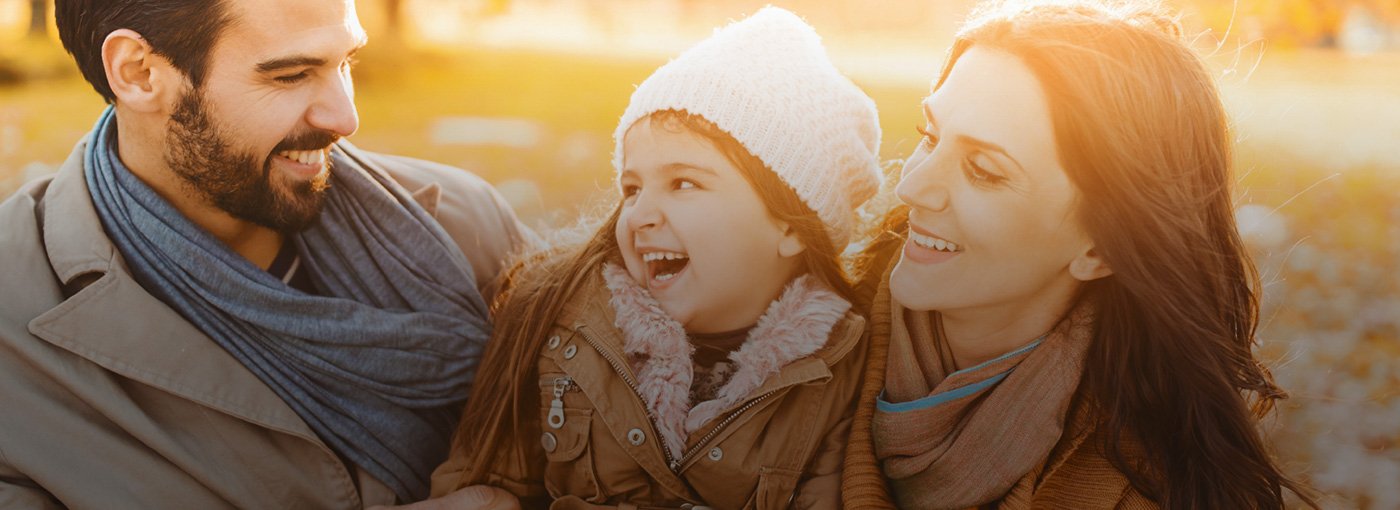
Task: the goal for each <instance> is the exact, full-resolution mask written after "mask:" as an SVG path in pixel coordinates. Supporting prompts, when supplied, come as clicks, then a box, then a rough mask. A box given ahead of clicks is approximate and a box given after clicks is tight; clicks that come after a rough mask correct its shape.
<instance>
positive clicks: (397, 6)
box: [384, 0, 403, 37]
mask: <svg viewBox="0 0 1400 510" xmlns="http://www.w3.org/2000/svg"><path fill="white" fill-rule="evenodd" d="M384 21H385V24H387V25H388V26H389V31H390V32H392V33H394V34H395V37H398V36H399V34H400V33H401V32H402V30H403V0H384Z"/></svg>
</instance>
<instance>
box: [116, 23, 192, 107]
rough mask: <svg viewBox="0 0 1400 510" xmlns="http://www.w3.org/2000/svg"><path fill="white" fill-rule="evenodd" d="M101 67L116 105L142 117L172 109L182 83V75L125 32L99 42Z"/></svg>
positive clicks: (138, 37)
mask: <svg viewBox="0 0 1400 510" xmlns="http://www.w3.org/2000/svg"><path fill="white" fill-rule="evenodd" d="M102 67H103V69H105V70H106V72H107V85H108V86H109V87H111V88H112V93H113V94H115V95H116V98H117V101H118V102H120V103H121V104H122V106H123V107H124V108H130V109H132V110H135V111H139V112H143V113H153V112H158V111H160V110H162V109H165V108H167V107H168V105H173V104H174V95H175V94H176V93H177V92H178V91H179V90H180V89H181V87H182V86H183V85H184V83H185V76H184V73H181V72H180V71H179V70H177V69H175V66H173V65H171V64H170V61H169V60H167V59H166V58H165V57H162V56H160V55H157V54H156V52H155V50H154V49H153V48H151V43H150V42H148V41H146V39H145V38H144V37H141V34H138V33H136V32H135V31H133V30H131V29H127V28H122V29H117V30H114V31H112V33H110V34H107V39H106V40H104V41H102Z"/></svg>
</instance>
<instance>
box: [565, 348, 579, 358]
mask: <svg viewBox="0 0 1400 510" xmlns="http://www.w3.org/2000/svg"><path fill="white" fill-rule="evenodd" d="M575 354H578V346H577V345H570V346H568V347H565V348H564V359H574V355H575Z"/></svg>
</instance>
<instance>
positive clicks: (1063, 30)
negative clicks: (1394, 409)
mask: <svg viewBox="0 0 1400 510" xmlns="http://www.w3.org/2000/svg"><path fill="white" fill-rule="evenodd" d="M974 45H980V46H983V47H992V48H995V49H998V50H1001V51H1005V52H1008V53H1010V54H1012V55H1015V56H1017V57H1018V58H1019V59H1020V60H1021V61H1022V62H1023V63H1025V64H1026V65H1027V66H1028V67H1029V68H1030V69H1031V70H1032V71H1033V73H1034V74H1035V76H1036V77H1037V78H1038V79H1039V81H1040V84H1041V86H1042V88H1043V89H1044V91H1045V94H1046V98H1047V100H1048V102H1049V105H1050V111H1051V117H1052V120H1053V125H1054V129H1055V138H1056V143H1057V146H1058V150H1059V156H1060V162H1061V163H1062V165H1063V166H1064V168H1065V171H1066V172H1067V173H1068V175H1069V177H1070V179H1071V181H1072V182H1073V183H1074V185H1075V187H1076V188H1077V189H1078V191H1079V193H1080V201H1079V203H1078V205H1077V210H1076V214H1077V215H1078V218H1079V220H1080V221H1081V222H1082V224H1083V225H1084V226H1085V228H1086V230H1087V232H1088V233H1089V235H1090V237H1091V238H1092V239H1093V240H1094V243H1095V249H1096V250H1097V251H1098V252H1099V253H1100V254H1101V255H1102V256H1103V257H1104V258H1105V259H1106V260H1107V262H1108V265H1109V267H1111V268H1113V275H1111V276H1109V277H1106V278H1103V279H1100V280H1096V281H1093V282H1090V283H1087V284H1086V285H1085V288H1084V289H1083V292H1082V294H1081V295H1082V296H1083V297H1082V299H1088V300H1090V301H1091V302H1092V303H1093V304H1094V305H1095V306H1096V307H1097V310H1098V322H1097V324H1096V331H1095V333H1094V338H1093V342H1092V345H1091V347H1090V353H1089V357H1088V360H1087V365H1086V367H1085V374H1084V378H1083V383H1082V384H1083V386H1082V387H1081V394H1082V395H1085V396H1086V397H1087V398H1088V402H1090V403H1091V405H1093V406H1094V409H1096V410H1097V413H1098V416H1099V418H1100V422H1099V423H1098V427H1099V430H1102V431H1104V432H1105V436H1106V437H1105V440H1104V441H1103V444H1102V445H1100V447H1101V448H1102V449H1103V451H1104V453H1105V455H1106V456H1107V458H1108V459H1109V460H1110V461H1111V462H1112V463H1113V465H1114V466H1115V467H1116V468H1117V469H1118V470H1120V471H1121V472H1123V473H1124V474H1125V475H1126V476H1127V477H1128V479H1129V481H1130V482H1131V483H1132V485H1133V487H1134V488H1136V489H1137V490H1138V491H1139V492H1141V493H1142V494H1144V495H1145V496H1147V497H1149V498H1151V499H1153V500H1155V501H1156V502H1158V503H1159V504H1161V505H1162V506H1163V507H1164V508H1173V509H1175V508H1183V509H1184V508H1191V509H1195V508H1204V509H1215V508H1232V509H1235V508H1237V509H1256V508H1282V507H1283V504H1284V495H1283V489H1284V488H1287V489H1288V490H1290V491H1292V492H1294V493H1295V494H1297V495H1298V496H1300V497H1301V498H1302V499H1303V500H1305V501H1306V502H1307V503H1308V504H1309V505H1312V506H1314V507H1315V506H1316V504H1315V503H1314V502H1313V501H1312V499H1311V497H1310V495H1309V494H1308V491H1306V490H1305V489H1304V488H1303V487H1302V486H1301V485H1300V484H1298V483H1296V482H1294V481H1292V480H1290V479H1289V478H1288V477H1287V476H1285V475H1284V474H1283V473H1282V471H1281V470H1280V469H1279V467H1278V465H1277V463H1276V462H1275V461H1274V459H1273V458H1272V456H1271V455H1270V453H1269V451H1268V449H1267V448H1266V446H1265V443H1264V440H1263V438H1262V437H1261V434H1260V432H1259V430H1258V428H1257V425H1258V423H1257V422H1258V420H1259V419H1261V418H1263V417H1264V416H1265V415H1266V414H1268V412H1269V411H1270V410H1271V409H1272V407H1273V404H1274V401H1275V400H1278V399H1282V398H1285V397H1286V394H1285V393H1284V392H1283V391H1282V390H1281V389H1280V388H1279V387H1278V386H1277V385H1275V384H1274V382H1273V378H1272V376H1271V375H1270V373H1269V370H1268V368H1267V367H1265V366H1264V365H1263V364H1262V363H1261V362H1260V361H1259V360H1257V359H1256V358H1255V357H1254V352H1253V346H1254V340H1255V327H1256V325H1257V323H1258V310H1259V302H1258V296H1257V294H1256V291H1255V289H1257V288H1258V276H1257V274H1256V272H1255V269H1254V265H1253V262H1252V261H1251V260H1250V257H1249V255H1248V253H1247V252H1246V251H1245V248H1244V246H1243V244H1242V242H1241V241H1240V237H1239V234H1238V231H1237V229H1236V226H1235V221H1234V215H1233V214H1232V196H1231V188H1232V186H1231V182H1232V181H1231V179H1232V177H1231V154H1230V136H1229V130H1228V126H1227V119H1226V115H1225V112H1224V107H1223V106H1222V104H1221V100H1220V96H1219V93H1218V91H1217V89H1216V87H1215V85H1214V83H1213V81H1212V79H1211V76H1210V74H1209V73H1208V72H1207V70H1206V68H1205V66H1204V64H1203V63H1202V61H1201V60H1200V58H1199V57H1198V56H1197V55H1196V54H1195V53H1194V52H1193V51H1192V50H1191V49H1190V48H1189V47H1188V46H1187V45H1186V44H1185V43H1184V42H1183V39H1182V34H1181V29H1180V28H1179V25H1178V23H1177V22H1176V20H1175V19H1174V18H1172V17H1170V16H1169V15H1167V13H1165V12H1163V11H1162V10H1161V9H1160V8H1159V7H1157V6H1156V5H1155V4H1152V3H1145V2H1123V1H1120V2H1116V3H1113V4H1105V3H1102V2H1089V1H1081V2H1056V3H1049V2H1030V3H1028V2H995V3H988V4H984V5H983V6H982V8H981V9H980V10H979V12H977V13H975V14H974V15H973V17H972V18H971V21H970V22H969V23H968V24H967V25H966V26H965V27H964V28H963V29H962V30H961V31H960V33H959V35H958V38H957V40H956V42H955V43H954V44H953V47H952V48H951V50H950V52H949V57H948V59H947V62H946V64H945V65H944V68H943V70H942V74H941V75H940V78H939V80H938V83H937V84H936V85H935V88H937V87H938V86H939V85H941V84H942V82H943V80H945V79H946V78H947V77H948V74H949V72H950V71H951V70H952V67H953V65H954V64H955V63H956V62H957V60H958V58H959V57H960V56H961V55H962V54H963V53H964V52H966V51H967V49H968V48H970V47H972V46H974ZM907 216H908V214H907V208H904V207H900V208H897V209H895V210H892V211H891V212H889V213H888V214H887V215H886V216H885V221H884V224H883V225H882V226H881V229H880V231H879V234H878V235H877V236H876V238H875V239H874V240H872V242H871V244H870V245H869V247H868V249H867V251H866V255H865V256H863V257H862V258H861V262H862V263H861V264H860V265H859V266H858V268H857V272H858V274H860V275H861V279H862V281H861V283H860V284H859V286H860V287H861V288H862V289H865V290H866V291H868V290H869V288H870V287H872V286H873V285H875V284H878V281H879V279H880V278H881V276H882V275H883V274H884V269H885V267H887V265H888V263H889V261H890V260H891V259H893V257H894V256H897V253H898V252H897V251H896V250H897V249H898V246H899V245H900V244H901V242H902V237H903V235H902V234H903V232H904V231H905V229H906V228H907ZM862 294H864V291H863V292H862ZM1126 434H1130V435H1132V436H1133V437H1134V438H1136V439H1137V441H1139V442H1140V443H1141V445H1142V446H1143V447H1144V449H1143V451H1144V452H1145V457H1143V458H1129V457H1128V456H1127V455H1125V454H1124V452H1123V451H1122V448H1121V446H1120V445H1121V444H1122V441H1123V440H1124V439H1126V438H1125V437H1124V436H1125V435H1126Z"/></svg>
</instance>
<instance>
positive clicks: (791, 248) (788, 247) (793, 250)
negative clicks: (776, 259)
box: [778, 222, 807, 257]
mask: <svg viewBox="0 0 1400 510" xmlns="http://www.w3.org/2000/svg"><path fill="white" fill-rule="evenodd" d="M778 226H779V227H781V228H782V229H783V237H782V239H779V240H778V255H781V256H783V257H796V256H797V255H798V254H800V253H802V251H803V250H806V249H807V246H806V245H804V244H802V239H800V238H798V237H797V232H796V231H795V230H793V228H792V225H789V224H787V222H778Z"/></svg>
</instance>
